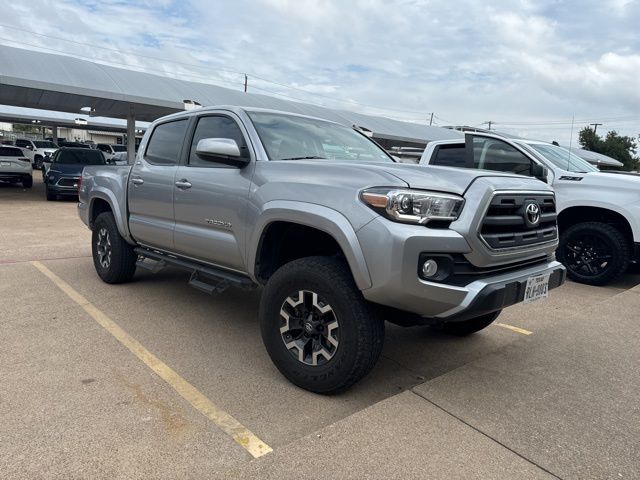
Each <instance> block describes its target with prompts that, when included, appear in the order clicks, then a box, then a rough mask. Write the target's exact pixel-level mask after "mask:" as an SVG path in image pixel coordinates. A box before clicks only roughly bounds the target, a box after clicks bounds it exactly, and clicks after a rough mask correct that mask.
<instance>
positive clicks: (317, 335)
mask: <svg viewBox="0 0 640 480" xmlns="http://www.w3.org/2000/svg"><path fill="white" fill-rule="evenodd" d="M260 328H261V331H262V339H263V341H264V344H265V347H266V349H267V352H268V353H269V356H270V357H271V360H272V361H273V363H274V364H275V366H276V367H277V368H278V370H280V372H281V373H282V374H283V375H284V376H285V377H286V378H287V379H288V380H289V381H291V382H292V383H294V384H295V385H297V386H299V387H301V388H304V389H306V390H310V391H312V392H316V393H323V394H331V393H337V392H340V391H343V390H346V389H347V388H349V387H350V386H351V385H353V384H354V383H356V382H357V381H358V380H360V379H361V378H362V377H364V376H365V375H366V374H367V373H368V372H369V371H370V370H371V369H372V368H373V366H374V365H375V363H376V361H377V360H378V357H379V356H380V353H381V352H382V344H383V340H384V321H383V320H382V318H381V317H380V316H379V315H378V313H377V312H376V311H375V309H374V308H372V307H371V305H369V303H368V302H367V301H366V300H365V299H364V297H363V296H362V293H361V292H360V291H359V290H358V288H357V287H356V285H355V282H354V280H353V277H352V276H351V272H350V270H349V267H348V266H347V265H346V264H345V263H344V261H341V260H339V259H336V258H330V257H307V258H301V259H298V260H294V261H292V262H290V263H287V264H286V265H284V266H283V267H281V268H280V269H279V270H278V271H277V272H276V273H274V274H273V276H272V277H271V278H270V279H269V281H268V282H267V285H266V287H265V289H264V291H263V293H262V299H261V301H260Z"/></svg>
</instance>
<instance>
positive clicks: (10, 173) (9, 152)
mask: <svg viewBox="0 0 640 480" xmlns="http://www.w3.org/2000/svg"><path fill="white" fill-rule="evenodd" d="M0 180H1V181H3V182H9V183H18V182H22V186H23V187H24V188H31V187H32V186H33V176H32V169H31V160H29V158H28V157H26V156H25V155H24V152H23V151H22V149H20V148H18V147H12V146H8V145H0Z"/></svg>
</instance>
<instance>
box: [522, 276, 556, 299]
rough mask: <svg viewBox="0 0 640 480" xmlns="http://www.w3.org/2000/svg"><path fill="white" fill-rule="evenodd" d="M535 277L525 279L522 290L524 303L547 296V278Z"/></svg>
mask: <svg viewBox="0 0 640 480" xmlns="http://www.w3.org/2000/svg"><path fill="white" fill-rule="evenodd" d="M550 275H551V274H550V273H547V274H546V275H536V276H535V277H529V278H528V279H527V286H526V288H525V289H524V303H531V302H535V301H538V300H542V299H543V298H547V297H548V296H549V276H550Z"/></svg>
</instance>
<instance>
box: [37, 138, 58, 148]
mask: <svg viewBox="0 0 640 480" xmlns="http://www.w3.org/2000/svg"><path fill="white" fill-rule="evenodd" d="M33 143H35V144H36V148H58V147H57V146H56V144H55V143H53V142H48V141H44V140H42V141H38V140H34V141H33Z"/></svg>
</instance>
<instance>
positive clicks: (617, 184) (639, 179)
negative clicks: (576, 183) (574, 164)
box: [572, 172, 640, 195]
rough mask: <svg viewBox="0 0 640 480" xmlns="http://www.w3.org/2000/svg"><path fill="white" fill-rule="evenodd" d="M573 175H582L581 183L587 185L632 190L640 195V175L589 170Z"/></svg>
mask: <svg viewBox="0 0 640 480" xmlns="http://www.w3.org/2000/svg"><path fill="white" fill-rule="evenodd" d="M572 175H574V176H575V177H579V176H581V177H582V180H580V183H581V184H582V185H585V186H590V187H600V188H612V189H613V188H615V189H616V190H621V189H622V190H631V191H633V192H635V193H638V194H639V195H640V176H637V175H634V174H627V175H625V174H620V173H606V172H589V173H585V174H580V175H578V174H572Z"/></svg>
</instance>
